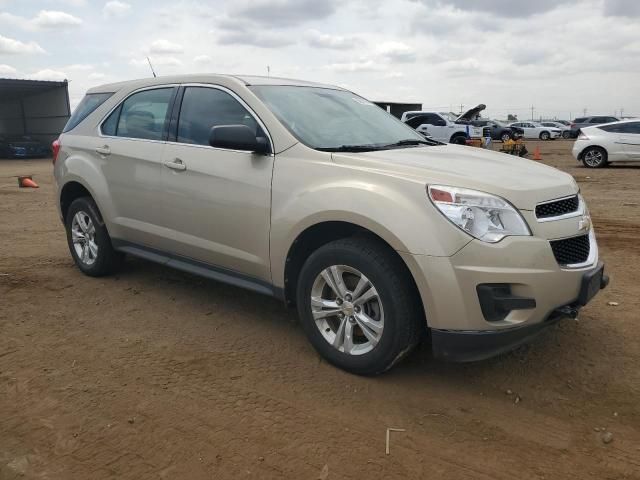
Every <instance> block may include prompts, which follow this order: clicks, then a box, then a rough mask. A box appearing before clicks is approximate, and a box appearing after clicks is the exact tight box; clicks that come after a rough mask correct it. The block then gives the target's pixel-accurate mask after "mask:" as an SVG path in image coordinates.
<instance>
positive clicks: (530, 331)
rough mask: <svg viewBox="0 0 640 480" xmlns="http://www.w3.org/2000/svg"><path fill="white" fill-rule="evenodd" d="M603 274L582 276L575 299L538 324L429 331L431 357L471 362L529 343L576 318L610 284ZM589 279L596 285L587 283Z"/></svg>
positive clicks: (600, 268) (597, 271)
mask: <svg viewBox="0 0 640 480" xmlns="http://www.w3.org/2000/svg"><path fill="white" fill-rule="evenodd" d="M603 272H604V265H603V264H599V265H598V266H597V267H596V268H595V269H593V270H592V271H590V272H587V273H585V274H584V276H583V279H584V280H587V281H583V282H582V288H581V291H580V294H579V295H578V298H577V299H576V300H575V301H574V302H571V303H570V304H568V305H563V306H561V307H558V308H556V309H554V310H552V311H551V312H550V313H549V315H548V316H547V317H546V318H545V320H544V321H542V322H540V323H535V324H533V325H525V326H522V327H515V328H509V329H504V330H484V331H455V330H431V343H432V350H433V355H434V357H436V358H440V359H442V360H448V361H454V362H473V361H477V360H484V359H487V358H491V357H494V356H496V355H500V354H501V353H505V352H508V351H511V350H513V349H514V348H516V347H518V346H520V345H523V344H525V343H528V342H529V341H531V340H533V339H534V338H535V337H537V336H538V335H539V334H540V333H541V332H543V331H544V330H546V329H547V328H549V327H550V326H551V325H554V324H555V323H557V322H558V321H560V320H562V319H563V318H576V317H577V316H578V311H579V310H580V308H582V307H583V306H584V305H586V304H587V303H588V302H589V300H591V298H593V296H594V295H595V294H596V293H597V291H599V290H601V289H603V288H605V287H606V286H607V285H608V284H609V277H607V276H606V275H604V273H603ZM593 277H595V278H593ZM592 278H593V280H596V282H589V281H588V280H591V279H592ZM594 287H595V291H594Z"/></svg>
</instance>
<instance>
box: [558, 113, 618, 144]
mask: <svg viewBox="0 0 640 480" xmlns="http://www.w3.org/2000/svg"><path fill="white" fill-rule="evenodd" d="M619 121H620V119H619V118H617V117H612V116H608V115H600V116H593V117H578V118H576V119H575V120H574V121H573V122H571V125H570V127H571V138H576V137H577V136H578V135H579V134H580V129H581V128H583V127H593V126H594V125H602V124H603V123H611V122H619Z"/></svg>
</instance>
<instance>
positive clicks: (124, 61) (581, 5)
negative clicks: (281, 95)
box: [0, 0, 640, 119]
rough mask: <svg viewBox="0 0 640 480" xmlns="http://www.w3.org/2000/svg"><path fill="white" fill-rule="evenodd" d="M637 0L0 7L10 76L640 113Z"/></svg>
mask: <svg viewBox="0 0 640 480" xmlns="http://www.w3.org/2000/svg"><path fill="white" fill-rule="evenodd" d="M639 33H640V0H209V1H203V0H201V1H198V0H108V1H105V0H37V1H36V0H0V78H32V79H41V80H63V79H68V80H69V81H70V84H69V90H70V97H71V103H72V106H73V105H76V104H77V103H78V102H79V101H80V99H81V98H82V96H83V95H84V92H85V91H86V90H87V89H88V88H90V87H92V86H95V85H100V84H103V83H110V82H113V81H120V80H129V79H134V78H143V77H148V76H150V75H151V72H150V69H149V66H148V64H147V60H146V57H147V56H148V57H149V58H150V59H151V61H152V63H153V65H154V67H155V70H156V72H157V73H158V75H170V74H179V73H200V72H210V73H230V74H252V75H267V74H268V73H269V74H270V75H271V76H276V77H288V78H297V79H302V80H310V81H316V82H322V83H329V84H334V85H340V86H342V87H346V88H349V89H350V90H353V91H355V92H356V93H359V94H360V95H362V96H364V97H366V98H368V99H370V100H379V101H397V102H417V103H422V104H423V106H424V108H425V109H426V110H435V111H459V110H460V109H461V106H462V108H463V109H467V108H470V107H472V106H475V105H477V104H479V103H484V104H486V105H487V110H486V111H485V114H486V116H489V117H492V118H497V119H504V118H506V116H507V114H508V113H512V114H516V115H518V118H519V119H530V118H531V114H532V110H531V108H532V107H533V115H534V117H535V118H536V119H538V118H540V116H543V117H546V118H560V119H571V118H573V117H576V116H581V115H583V113H584V111H585V109H586V113H587V114H591V115H597V114H607V115H611V114H618V115H620V110H621V109H623V115H625V116H627V115H638V116H640V95H638V89H639V86H640V35H639Z"/></svg>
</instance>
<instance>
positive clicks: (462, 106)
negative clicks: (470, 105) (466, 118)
mask: <svg viewBox="0 0 640 480" xmlns="http://www.w3.org/2000/svg"><path fill="white" fill-rule="evenodd" d="M463 108H464V105H463V104H460V115H462V114H463V111H462V109H463Z"/></svg>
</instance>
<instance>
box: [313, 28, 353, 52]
mask: <svg viewBox="0 0 640 480" xmlns="http://www.w3.org/2000/svg"><path fill="white" fill-rule="evenodd" d="M305 36H306V37H307V43H309V45H310V46H312V47H316V48H333V49H336V50H343V49H348V48H353V47H355V46H356V44H357V43H358V39H357V37H355V36H348V37H345V36H342V35H330V34H328V33H322V32H319V31H318V30H307V32H306V34H305Z"/></svg>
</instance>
